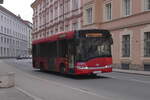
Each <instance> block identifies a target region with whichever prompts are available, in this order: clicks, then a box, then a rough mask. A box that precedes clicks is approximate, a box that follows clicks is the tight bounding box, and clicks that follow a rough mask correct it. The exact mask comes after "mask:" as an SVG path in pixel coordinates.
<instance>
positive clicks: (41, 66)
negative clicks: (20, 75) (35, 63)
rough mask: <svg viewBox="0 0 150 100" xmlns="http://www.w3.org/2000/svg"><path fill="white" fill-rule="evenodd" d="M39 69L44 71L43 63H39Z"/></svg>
mask: <svg viewBox="0 0 150 100" xmlns="http://www.w3.org/2000/svg"><path fill="white" fill-rule="evenodd" d="M40 71H41V72H45V69H44V66H43V63H40Z"/></svg>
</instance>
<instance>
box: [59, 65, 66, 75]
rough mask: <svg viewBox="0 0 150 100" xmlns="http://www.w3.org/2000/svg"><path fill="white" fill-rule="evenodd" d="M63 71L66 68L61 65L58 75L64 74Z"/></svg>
mask: <svg viewBox="0 0 150 100" xmlns="http://www.w3.org/2000/svg"><path fill="white" fill-rule="evenodd" d="M65 70H66V67H65V65H63V64H62V65H61V67H60V73H61V74H65Z"/></svg>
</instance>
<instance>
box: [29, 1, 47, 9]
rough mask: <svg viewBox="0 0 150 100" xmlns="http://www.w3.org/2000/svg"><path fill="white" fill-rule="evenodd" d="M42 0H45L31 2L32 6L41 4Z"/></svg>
mask: <svg viewBox="0 0 150 100" xmlns="http://www.w3.org/2000/svg"><path fill="white" fill-rule="evenodd" d="M41 1H44V0H35V1H34V2H33V3H32V4H31V7H32V8H34V7H36V6H37V5H38V4H40V2H41Z"/></svg>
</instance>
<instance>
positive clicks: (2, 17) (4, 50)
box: [0, 6, 29, 58]
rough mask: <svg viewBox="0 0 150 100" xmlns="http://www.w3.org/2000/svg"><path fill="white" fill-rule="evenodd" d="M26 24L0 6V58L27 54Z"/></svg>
mask: <svg viewBox="0 0 150 100" xmlns="http://www.w3.org/2000/svg"><path fill="white" fill-rule="evenodd" d="M28 28H29V27H28V25H27V24H25V23H24V21H23V20H22V19H21V18H20V17H18V16H16V15H15V14H13V13H12V12H10V11H9V10H7V9H5V8H4V7H2V6H0V58H7V57H17V56H20V55H27V54H28V48H27V46H28V36H27V32H28Z"/></svg>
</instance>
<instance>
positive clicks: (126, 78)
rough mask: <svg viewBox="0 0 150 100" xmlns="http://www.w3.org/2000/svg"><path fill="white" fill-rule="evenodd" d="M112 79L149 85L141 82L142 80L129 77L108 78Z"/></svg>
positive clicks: (148, 82) (147, 82) (149, 82)
mask: <svg viewBox="0 0 150 100" xmlns="http://www.w3.org/2000/svg"><path fill="white" fill-rule="evenodd" d="M108 77H111V78H114V79H119V80H126V81H133V82H139V83H144V84H150V81H142V80H138V79H134V78H131V77H113V76H108Z"/></svg>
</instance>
